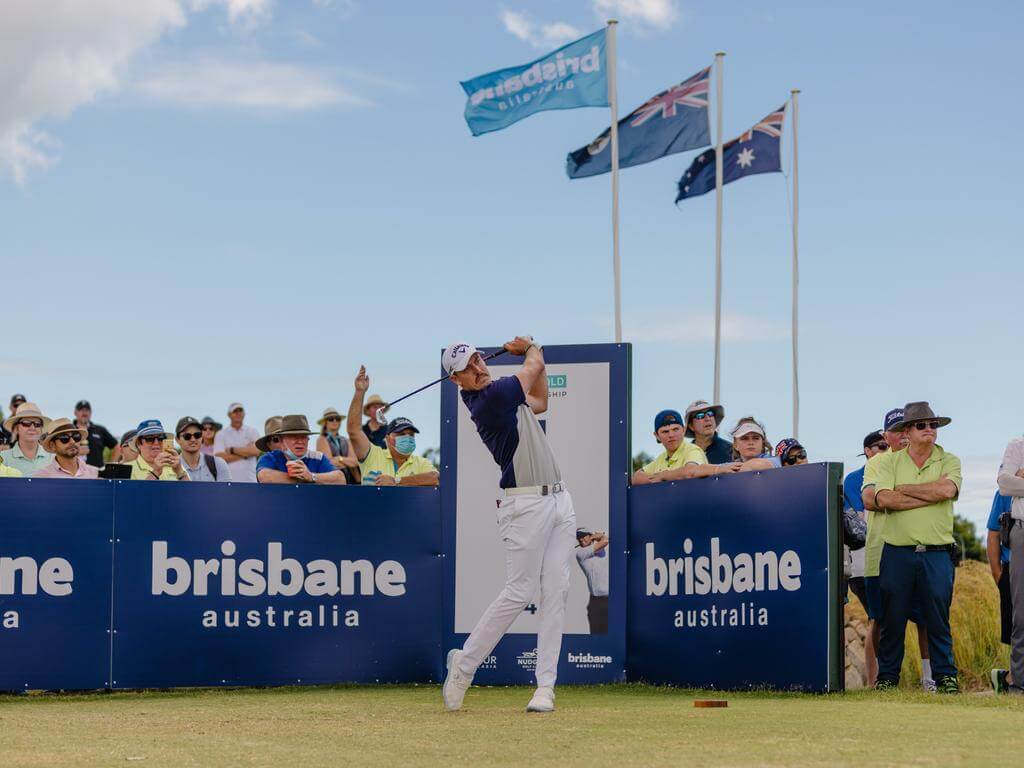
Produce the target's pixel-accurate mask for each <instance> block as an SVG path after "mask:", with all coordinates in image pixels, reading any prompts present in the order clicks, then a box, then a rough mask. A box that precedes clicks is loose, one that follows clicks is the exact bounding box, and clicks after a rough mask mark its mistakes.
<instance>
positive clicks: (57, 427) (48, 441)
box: [39, 418, 86, 453]
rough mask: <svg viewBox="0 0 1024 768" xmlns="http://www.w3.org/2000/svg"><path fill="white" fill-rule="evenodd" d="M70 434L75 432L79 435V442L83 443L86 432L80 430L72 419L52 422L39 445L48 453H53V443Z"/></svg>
mask: <svg viewBox="0 0 1024 768" xmlns="http://www.w3.org/2000/svg"><path fill="white" fill-rule="evenodd" d="M68 432H75V433H77V434H78V442H79V443H80V442H82V441H83V440H84V439H85V437H86V434H85V432H86V431H85V430H84V429H82V428H80V427H79V426H78V425H77V424H75V423H74V422H73V421H71V419H63V418H62V419H54V420H53V421H51V422H50V424H49V426H48V427H47V430H46V433H45V434H44V435H43V438H42V439H41V440H40V441H39V444H40V445H41V446H43V450H44V451H46V452H47V453H53V452H54V451H53V441H54V440H55V439H56V438H57V437H58V436H60V435H64V434H67V433H68Z"/></svg>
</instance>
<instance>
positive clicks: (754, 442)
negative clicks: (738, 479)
mask: <svg viewBox="0 0 1024 768" xmlns="http://www.w3.org/2000/svg"><path fill="white" fill-rule="evenodd" d="M731 435H732V457H733V461H738V462H740V471H741V472H752V471H754V470H759V469H776V468H777V467H781V466H782V462H781V461H780V460H779V457H778V456H772V450H771V442H770V441H769V440H768V435H767V434H765V431H764V425H763V424H761V422H759V421H758V420H757V419H755V418H754V417H753V416H744V417H743V418H742V419H740V420H739V421H737V422H736V426H735V427H733V429H732V433H731Z"/></svg>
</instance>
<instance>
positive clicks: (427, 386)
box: [383, 349, 505, 410]
mask: <svg viewBox="0 0 1024 768" xmlns="http://www.w3.org/2000/svg"><path fill="white" fill-rule="evenodd" d="M504 354H505V350H504V349H499V350H498V351H497V352H492V353H491V354H489V355H487V356H486V357H485V358H483V360H484V362H487V361H488V360H493V359H494V358H496V357H497V356H498V355H504ZM447 378H448V377H447V376H442V377H441V378H439V379H435V380H434V381H432V382H430V383H429V384H424V385H423V386H422V387H420V388H419V389H414V390H413V391H412V392H410V393H409V394H407V395H402V396H401V397H400V398H398V399H397V400H392V401H391V402H390V403H388V404H387V405H386V406H385V407H384V408H383V410H389V409H390V408H391V406H393V405H395V404H396V403H400V402H402V401H403V400H408V399H409V398H410V397H412V396H413V395H418V394H419V393H420V392H422V391H423V390H424V389H430V388H431V387H432V386H434V385H435V384H440V383H441V382H442V381H444V380H445V379H447Z"/></svg>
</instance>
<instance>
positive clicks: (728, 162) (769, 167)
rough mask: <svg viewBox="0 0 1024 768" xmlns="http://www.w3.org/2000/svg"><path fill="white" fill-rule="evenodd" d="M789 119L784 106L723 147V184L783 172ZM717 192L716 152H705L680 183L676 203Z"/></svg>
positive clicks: (711, 150)
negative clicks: (784, 130)
mask: <svg viewBox="0 0 1024 768" xmlns="http://www.w3.org/2000/svg"><path fill="white" fill-rule="evenodd" d="M785 117H786V105H785V104H783V105H782V106H781V107H779V108H778V109H777V110H775V111H774V112H772V113H771V114H770V115H768V117H766V118H765V119H764V120H762V121H761V122H760V123H758V124H757V125H755V126H754V127H753V128H751V129H750V130H749V131H747V132H746V133H744V134H743V135H742V136H740V137H739V138H738V139H733V140H732V141H730V142H727V143H725V144H723V145H722V183H723V184H728V183H729V182H730V181H736V179H742V178H743V177H744V176H752V175H753V174H755V173H778V172H780V171H781V170H782V157H781V154H782V153H781V151H780V150H781V148H782V121H783V120H784V119H785ZM714 188H715V150H713V149H709V150H708V151H707V152H701V153H700V154H699V155H698V156H697V158H696V159H695V160H694V161H693V163H691V164H690V167H689V169H687V171H686V173H684V174H683V178H681V179H680V180H679V194H678V195H677V196H676V202H677V203H678V202H679V201H680V200H685V199H686V198H688V197H697V196H698V195H703V194H704V193H705V192H710V191H711V190H712V189H714Z"/></svg>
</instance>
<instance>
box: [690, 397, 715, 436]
mask: <svg viewBox="0 0 1024 768" xmlns="http://www.w3.org/2000/svg"><path fill="white" fill-rule="evenodd" d="M698 411H711V412H712V413H713V414H715V427H718V425H719V424H721V423H722V419H724V418H725V408H723V407H722V406H720V405H712V404H711V403H709V402H708V401H707V400H694V401H693V402H692V403H690V404H689V405H688V406H686V412H685V413H684V414H683V422H684V423H685V424H686V436H687V437H693V430H692V429H690V418H691V417H692V416H693V414H695V413H697V412H698Z"/></svg>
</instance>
